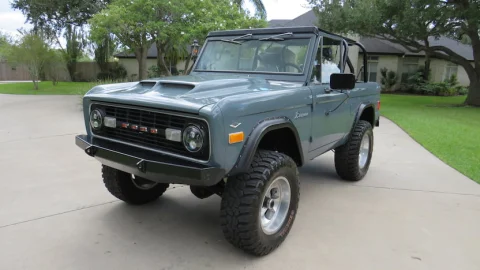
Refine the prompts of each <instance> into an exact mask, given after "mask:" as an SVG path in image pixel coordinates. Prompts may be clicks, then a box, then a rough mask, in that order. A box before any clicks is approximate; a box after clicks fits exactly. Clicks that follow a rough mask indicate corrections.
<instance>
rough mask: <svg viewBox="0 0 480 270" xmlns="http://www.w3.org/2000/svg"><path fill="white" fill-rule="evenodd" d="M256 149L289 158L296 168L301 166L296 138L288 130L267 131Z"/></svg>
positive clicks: (285, 128)
mask: <svg viewBox="0 0 480 270" xmlns="http://www.w3.org/2000/svg"><path fill="white" fill-rule="evenodd" d="M258 148H259V149H263V150H272V151H278V152H280V153H283V154H285V155H287V156H289V157H291V158H292V159H293V160H294V161H295V163H297V166H299V167H300V166H302V157H301V153H300V147H299V145H297V140H296V137H295V135H294V134H293V131H292V130H291V129H290V128H287V127H284V128H280V129H275V130H271V131H269V132H268V133H267V134H265V135H264V136H263V138H262V140H261V141H260V143H259V144H258Z"/></svg>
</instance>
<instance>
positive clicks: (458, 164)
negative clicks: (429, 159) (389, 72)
mask: <svg viewBox="0 0 480 270" xmlns="http://www.w3.org/2000/svg"><path fill="white" fill-rule="evenodd" d="M381 100H382V108H381V110H380V112H381V114H382V115H383V116H385V117H387V118H388V119H390V120H392V121H394V122H395V123H396V124H398V125H399V126H400V127H401V128H402V129H404V130H405V131H406V132H407V133H408V134H410V136H412V137H413V138H414V139H415V140H416V141H417V142H419V143H420V144H421V145H423V146H424V147H425V148H426V149H427V150H429V151H430V152H431V153H433V154H434V155H436V156H437V157H439V158H440V159H441V160H442V161H443V162H445V163H447V164H448V165H450V166H451V167H453V168H455V169H456V170H458V171H459V172H461V173H463V174H464V175H466V176H467V177H469V178H471V179H473V180H474V181H476V182H477V183H480V166H479V164H480V108H473V107H463V106H457V107H455V106H448V105H459V104H462V103H463V101H464V100H465V97H462V96H456V97H430V96H408V95H382V97H381Z"/></svg>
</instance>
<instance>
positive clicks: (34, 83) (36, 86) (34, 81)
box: [33, 79, 38, 90]
mask: <svg viewBox="0 0 480 270" xmlns="http://www.w3.org/2000/svg"><path fill="white" fill-rule="evenodd" d="M33 90H38V81H37V80H35V79H33Z"/></svg>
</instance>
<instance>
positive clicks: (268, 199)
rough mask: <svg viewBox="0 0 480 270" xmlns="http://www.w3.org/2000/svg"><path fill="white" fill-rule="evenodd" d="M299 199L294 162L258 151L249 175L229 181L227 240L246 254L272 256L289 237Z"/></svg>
mask: <svg viewBox="0 0 480 270" xmlns="http://www.w3.org/2000/svg"><path fill="white" fill-rule="evenodd" d="M299 198H300V182H299V179H298V170H297V166H296V164H295V162H294V161H293V160H292V159H291V158H290V157H288V156H286V155H284V154H282V153H277V152H274V151H263V150H261V151H259V152H258V153H257V154H256V155H255V157H254V160H253V162H252V164H251V166H250V169H249V171H248V172H247V173H244V174H241V175H238V176H234V177H232V178H229V179H228V180H227V183H226V186H225V190H224V193H223V196H222V204H221V225H222V230H223V233H224V236H225V238H226V239H227V240H228V241H229V242H230V243H231V244H232V245H234V246H235V247H238V248H240V249H242V250H244V251H245V252H247V253H250V254H253V255H257V256H263V255H267V254H269V253H270V252H272V251H273V250H275V249H276V248H277V247H278V246H280V244H281V243H282V242H283V241H284V240H285V238H286V237H287V235H288V234H289V232H290V229H291V228H292V225H293V222H294V220H295V216H296V214H297V209H298V202H299Z"/></svg>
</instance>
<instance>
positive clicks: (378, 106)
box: [377, 100, 380, 111]
mask: <svg viewBox="0 0 480 270" xmlns="http://www.w3.org/2000/svg"><path fill="white" fill-rule="evenodd" d="M377 110H379V111H380V100H379V101H377Z"/></svg>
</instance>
